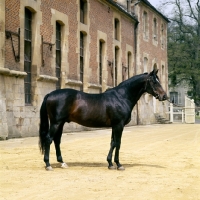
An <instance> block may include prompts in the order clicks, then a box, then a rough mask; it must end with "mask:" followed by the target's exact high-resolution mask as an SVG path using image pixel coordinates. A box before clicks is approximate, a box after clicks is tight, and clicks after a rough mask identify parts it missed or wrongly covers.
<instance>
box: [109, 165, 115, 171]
mask: <svg viewBox="0 0 200 200" xmlns="http://www.w3.org/2000/svg"><path fill="white" fill-rule="evenodd" d="M108 169H111V170H113V169H116V167H115V166H113V165H111V166H108Z"/></svg>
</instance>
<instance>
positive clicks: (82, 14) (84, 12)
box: [80, 0, 87, 24]
mask: <svg viewBox="0 0 200 200" xmlns="http://www.w3.org/2000/svg"><path fill="white" fill-rule="evenodd" d="M80 22H81V23H83V24H87V1H86V0H80Z"/></svg>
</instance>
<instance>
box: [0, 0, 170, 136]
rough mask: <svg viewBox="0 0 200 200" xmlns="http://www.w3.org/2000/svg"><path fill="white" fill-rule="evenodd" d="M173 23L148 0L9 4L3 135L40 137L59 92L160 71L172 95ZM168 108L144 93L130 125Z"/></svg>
mask: <svg viewBox="0 0 200 200" xmlns="http://www.w3.org/2000/svg"><path fill="white" fill-rule="evenodd" d="M167 23H168V20H167V18H165V17H164V16H163V15H162V14H161V13H159V12H158V11H157V10H156V9H155V8H154V7H153V6H152V5H151V4H150V3H149V2H148V1H147V0H142V1H140V2H136V1H126V0H118V1H116V0H115V1H114V0H63V1H52V0H1V2H0V48H1V52H0V86H1V87H0V138H1V139H5V138H13V137H26V136H36V135H38V127H39V110H40V106H41V102H42V101H43V98H44V96H45V95H46V94H47V93H49V92H51V91H53V90H55V89H59V88H74V89H77V90H82V91H84V92H88V93H100V92H104V91H105V90H107V89H109V88H112V87H114V86H116V85H118V84H119V83H120V82H121V81H123V80H125V79H127V78H129V77H131V76H133V75H135V74H140V73H143V72H147V71H148V72H150V70H152V69H153V68H157V69H159V76H160V77H161V82H162V85H163V86H164V89H165V90H168V88H167V85H168V79H167V77H168V76H167V75H168V70H167V48H166V45H167V44H166V38H167ZM166 110H167V105H166V104H165V103H162V102H161V103H160V102H157V101H156V100H155V99H154V98H153V97H152V96H150V95H147V94H146V95H143V96H142V98H141V99H140V101H139V102H138V104H137V106H136V107H135V108H134V110H133V113H132V121H131V123H130V124H131V125H136V124H150V123H154V122H155V117H154V113H156V112H159V113H162V114H163V115H165V112H166ZM147 113H148V114H147ZM83 129H86V128H85V127H82V126H80V125H77V124H75V123H70V124H66V125H65V128H64V131H78V130H83Z"/></svg>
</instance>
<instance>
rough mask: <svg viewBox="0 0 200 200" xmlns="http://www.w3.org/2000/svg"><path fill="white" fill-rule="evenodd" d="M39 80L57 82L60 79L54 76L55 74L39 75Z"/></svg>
mask: <svg viewBox="0 0 200 200" xmlns="http://www.w3.org/2000/svg"><path fill="white" fill-rule="evenodd" d="M37 80H38V81H45V82H56V81H58V78H57V77H54V76H47V75H39V77H38V78H37Z"/></svg>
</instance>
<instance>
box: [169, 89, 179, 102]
mask: <svg viewBox="0 0 200 200" xmlns="http://www.w3.org/2000/svg"><path fill="white" fill-rule="evenodd" d="M170 101H171V102H172V103H175V104H178V92H170Z"/></svg>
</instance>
